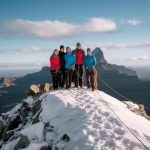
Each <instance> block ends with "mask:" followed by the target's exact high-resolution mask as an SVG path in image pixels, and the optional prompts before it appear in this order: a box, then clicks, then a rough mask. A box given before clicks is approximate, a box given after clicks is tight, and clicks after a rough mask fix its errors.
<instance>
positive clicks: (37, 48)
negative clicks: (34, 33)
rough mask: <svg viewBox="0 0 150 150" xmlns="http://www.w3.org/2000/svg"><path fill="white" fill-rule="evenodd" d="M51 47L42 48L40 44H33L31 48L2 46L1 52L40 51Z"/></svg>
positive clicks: (45, 50) (46, 50)
mask: <svg viewBox="0 0 150 150" xmlns="http://www.w3.org/2000/svg"><path fill="white" fill-rule="evenodd" d="M48 51H50V49H49V48H40V47H38V46H32V47H30V48H16V49H14V48H0V54H1V53H20V52H21V53H39V52H48Z"/></svg>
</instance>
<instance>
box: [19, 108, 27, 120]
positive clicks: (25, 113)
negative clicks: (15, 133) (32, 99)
mask: <svg viewBox="0 0 150 150" xmlns="http://www.w3.org/2000/svg"><path fill="white" fill-rule="evenodd" d="M20 115H21V116H22V117H23V118H25V117H27V116H28V111H27V110H26V108H22V109H21V111H20Z"/></svg>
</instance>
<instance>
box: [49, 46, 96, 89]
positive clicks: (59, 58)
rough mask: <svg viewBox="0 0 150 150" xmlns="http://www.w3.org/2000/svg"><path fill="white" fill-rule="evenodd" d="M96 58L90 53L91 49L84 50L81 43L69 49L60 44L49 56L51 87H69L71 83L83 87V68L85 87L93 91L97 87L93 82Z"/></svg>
mask: <svg viewBox="0 0 150 150" xmlns="http://www.w3.org/2000/svg"><path fill="white" fill-rule="evenodd" d="M95 65H96V59H95V57H94V56H93V55H92V53H91V49H90V48H88V49H87V50H86V54H85V52H84V50H83V49H82V48H81V44H80V43H77V44H76V49H75V50H73V51H71V48H70V47H66V52H65V47H64V45H61V46H60V50H57V49H54V51H53V54H52V55H51V56H50V71H51V75H52V82H53V88H54V90H55V89H58V88H66V89H68V88H71V85H72V83H74V87H76V88H78V86H80V87H81V88H82V87H83V83H84V76H83V75H84V70H85V73H86V79H87V87H88V88H92V91H94V90H95V89H96V88H97V87H96V84H95V82H97V81H96V80H97V79H96V78H95V73H96V68H95Z"/></svg>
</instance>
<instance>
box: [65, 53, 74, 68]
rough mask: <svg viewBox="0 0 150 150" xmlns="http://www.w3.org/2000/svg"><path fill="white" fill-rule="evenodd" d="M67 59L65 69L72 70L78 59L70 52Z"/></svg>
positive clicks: (66, 56)
mask: <svg viewBox="0 0 150 150" xmlns="http://www.w3.org/2000/svg"><path fill="white" fill-rule="evenodd" d="M64 59H65V69H71V66H72V65H74V64H75V62H76V57H75V56H74V55H73V54H72V52H68V53H66V54H65V56H64Z"/></svg>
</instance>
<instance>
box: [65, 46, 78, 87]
mask: <svg viewBox="0 0 150 150" xmlns="http://www.w3.org/2000/svg"><path fill="white" fill-rule="evenodd" d="M64 59H65V78H66V80H65V81H66V88H67V89H68V88H70V87H71V83H72V75H73V71H74V69H75V63H76V57H75V56H74V55H73V54H72V52H71V49H70V47H66V54H65V56H64Z"/></svg>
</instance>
